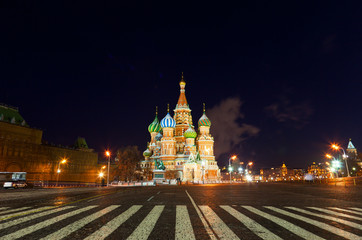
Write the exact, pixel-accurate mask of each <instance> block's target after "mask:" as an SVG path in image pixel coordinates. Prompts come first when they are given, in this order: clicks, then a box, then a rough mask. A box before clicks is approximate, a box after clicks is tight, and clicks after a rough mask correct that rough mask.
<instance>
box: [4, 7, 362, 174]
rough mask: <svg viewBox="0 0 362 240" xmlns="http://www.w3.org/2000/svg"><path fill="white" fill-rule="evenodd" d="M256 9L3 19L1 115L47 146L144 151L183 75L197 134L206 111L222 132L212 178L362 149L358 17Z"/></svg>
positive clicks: (18, 10)
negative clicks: (221, 171)
mask: <svg viewBox="0 0 362 240" xmlns="http://www.w3.org/2000/svg"><path fill="white" fill-rule="evenodd" d="M118 2H123V1H118ZM254 2H256V1H250V2H245V3H243V4H242V5H240V6H234V5H226V4H225V5H211V4H210V3H207V2H206V3H205V4H200V5H195V4H194V3H193V4H187V3H185V2H172V3H168V4H166V5H153V2H152V1H151V2H149V3H147V4H141V3H138V4H137V5H130V4H124V3H118V4H119V5H116V4H105V3H102V4H100V5H99V4H91V3H89V2H88V1H87V2H84V3H87V5H84V4H83V5H78V6H77V5H75V4H74V3H71V4H64V3H59V4H54V3H53V1H50V2H49V1H45V2H43V3H41V4H40V3H27V4H26V5H24V6H23V5H20V4H18V5H16V4H15V5H12V4H14V3H8V4H9V5H2V6H1V10H0V11H1V12H0V22H1V24H0V26H1V40H0V43H1V44H0V102H3V103H5V104H8V105H12V106H16V107H19V108H20V112H21V114H22V115H23V117H24V118H25V119H26V120H27V122H28V123H29V125H30V126H32V127H36V128H40V129H43V130H44V139H45V140H48V141H49V142H54V143H56V144H63V145H71V144H73V142H74V141H75V139H76V137H77V136H83V137H85V138H86V140H87V142H88V145H89V146H90V147H92V148H94V149H96V150H97V151H103V150H104V149H105V148H107V147H110V148H111V149H116V148H117V147H119V146H124V145H139V146H140V149H141V150H142V151H143V150H144V149H145V147H146V142H147V141H148V139H149V134H148V131H147V127H148V124H149V123H151V121H152V120H153V118H154V106H155V105H158V106H159V108H160V118H162V117H163V116H164V115H165V114H166V104H167V103H170V105H171V106H172V107H174V106H175V105H176V102H177V99H178V95H179V86H178V82H179V80H180V75H181V72H182V71H183V72H184V74H185V80H186V82H187V85H186V96H187V99H188V102H189V104H190V107H191V109H192V110H193V120H194V124H195V123H196V122H197V120H198V119H199V117H200V116H201V113H202V103H203V102H206V106H207V112H209V113H210V114H211V116H223V118H224V119H221V120H216V123H215V121H213V119H212V118H211V116H209V117H210V119H211V122H212V123H213V126H212V128H214V130H213V131H219V133H218V136H221V135H223V134H224V135H223V136H224V137H226V138H228V137H229V142H228V141H226V142H224V145H226V146H224V147H225V149H226V150H228V151H227V153H224V154H221V155H220V157H219V159H218V161H219V163H220V165H223V164H224V163H225V162H226V161H227V157H228V155H229V154H231V153H233V152H235V153H237V154H238V155H239V157H240V159H242V160H254V161H255V163H256V165H257V166H259V167H272V166H279V165H281V163H282V162H283V161H285V163H286V164H287V166H289V167H306V166H307V164H309V163H311V162H312V161H319V160H320V159H321V158H322V156H323V153H324V152H326V151H327V150H328V143H329V142H332V141H336V142H338V143H341V144H344V145H345V146H346V144H347V142H348V138H352V140H353V143H354V145H355V146H356V147H357V148H358V147H360V146H362V129H361V127H360V124H361V117H362V112H361V109H362V101H361V97H362V96H361V90H362V89H361V87H362V85H361V77H362V66H361V65H362V17H361V12H362V11H361V10H362V9H361V5H353V3H352V2H350V1H348V2H339V3H338V4H333V3H332V2H330V1H328V2H323V3H322V2H319V1H309V2H304V1H298V2H295V1H288V2H284V3H282V2H278V3H276V2H275V1H266V2H264V3H263V2H261V1H257V3H254ZM99 3H100V2H99ZM355 3H357V2H355ZM3 4H4V3H3ZM229 108H230V109H231V110H230V111H228V110H227V109H229ZM223 109H224V110H223ZM219 110H221V111H219ZM232 111H234V112H232ZM238 116H239V117H238ZM214 118H215V119H216V118H218V117H214ZM217 123H219V126H217ZM222 124H226V125H228V126H235V128H236V131H234V130H230V129H232V128H231V127H229V128H228V127H225V126H221V125H222ZM229 124H230V125H229ZM250 129H254V130H255V131H250ZM235 134H237V135H238V136H235ZM215 140H216V142H218V141H219V140H218V139H215ZM228 148H229V149H228ZM216 151H218V145H216Z"/></svg>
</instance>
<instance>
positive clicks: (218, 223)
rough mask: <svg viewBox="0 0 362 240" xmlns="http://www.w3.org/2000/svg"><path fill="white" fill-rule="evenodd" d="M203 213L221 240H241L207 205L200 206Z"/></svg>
mask: <svg viewBox="0 0 362 240" xmlns="http://www.w3.org/2000/svg"><path fill="white" fill-rule="evenodd" d="M199 208H200V209H201V211H202V213H203V214H204V216H205V218H206V219H207V221H208V222H209V223H210V226H211V228H212V229H213V230H214V232H215V233H216V235H217V236H218V237H219V238H220V239H230V240H231V239H239V237H238V236H236V234H235V233H234V232H233V231H231V229H230V228H229V227H228V226H227V225H226V224H225V223H224V222H223V221H222V220H221V219H220V218H219V217H218V216H217V215H216V213H215V212H214V211H213V210H212V209H211V208H210V207H209V206H205V205H200V206H199Z"/></svg>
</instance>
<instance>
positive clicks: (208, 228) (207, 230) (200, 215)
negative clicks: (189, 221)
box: [185, 190, 217, 240]
mask: <svg viewBox="0 0 362 240" xmlns="http://www.w3.org/2000/svg"><path fill="white" fill-rule="evenodd" d="M185 192H186V194H187V196H188V197H189V198H190V201H191V203H192V206H194V208H195V210H196V212H197V215H198V216H199V218H200V220H201V222H202V224H203V225H204V228H205V230H206V232H207V234H208V235H209V237H210V239H211V240H217V238H216V236H215V234H214V233H213V232H212V230H211V228H210V226H209V224H208V223H207V222H206V220H205V218H204V216H202V213H201V212H200V209H199V208H198V207H197V206H196V203H195V201H194V199H192V197H191V195H190V194H189V193H188V191H187V190H185Z"/></svg>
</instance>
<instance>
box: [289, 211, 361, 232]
mask: <svg viewBox="0 0 362 240" xmlns="http://www.w3.org/2000/svg"><path fill="white" fill-rule="evenodd" d="M285 208H288V209H291V210H294V211H298V212H301V213H304V214H308V215H311V216H315V217H319V218H324V219H327V220H330V221H335V222H338V223H342V224H344V225H347V226H350V227H354V228H357V229H362V225H360V224H357V223H354V222H350V221H347V220H343V219H340V218H335V217H332V216H327V215H322V214H318V213H314V212H310V211H307V210H304V209H300V208H296V207H285Z"/></svg>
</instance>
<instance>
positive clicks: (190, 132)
mask: <svg viewBox="0 0 362 240" xmlns="http://www.w3.org/2000/svg"><path fill="white" fill-rule="evenodd" d="M196 136H197V133H196V132H195V130H194V129H192V127H191V126H189V128H188V129H187V130H186V131H185V133H184V137H185V138H196Z"/></svg>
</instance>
